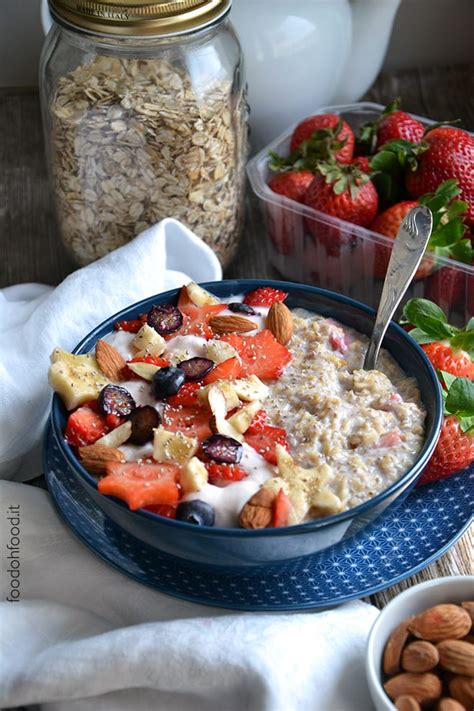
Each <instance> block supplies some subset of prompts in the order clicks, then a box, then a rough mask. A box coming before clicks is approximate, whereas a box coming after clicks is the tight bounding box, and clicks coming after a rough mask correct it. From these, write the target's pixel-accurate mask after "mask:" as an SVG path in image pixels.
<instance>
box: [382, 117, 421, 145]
mask: <svg viewBox="0 0 474 711" xmlns="http://www.w3.org/2000/svg"><path fill="white" fill-rule="evenodd" d="M424 132H425V127H424V126H423V124H422V123H420V122H419V121H417V120H416V119H415V118H413V116H410V114H407V113H405V111H398V110H395V111H391V112H390V113H388V114H387V115H386V116H384V117H383V118H382V120H381V121H380V123H379V125H378V129H377V148H380V146H383V145H384V144H385V143H387V141H394V140H397V139H399V138H401V139H403V140H405V141H411V142H412V143H420V141H421V140H422V139H423V134H424Z"/></svg>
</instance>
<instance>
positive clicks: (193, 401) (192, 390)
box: [166, 382, 202, 407]
mask: <svg viewBox="0 0 474 711" xmlns="http://www.w3.org/2000/svg"><path fill="white" fill-rule="evenodd" d="M201 386H202V385H201V383H198V382H197V383H193V382H189V383H183V385H181V387H180V389H179V390H178V392H177V393H176V395H171V397H168V398H166V402H167V403H168V405H171V406H172V407H179V406H180V405H183V406H184V407H198V406H199V400H198V397H197V392H198V390H199V388H200V387H201Z"/></svg>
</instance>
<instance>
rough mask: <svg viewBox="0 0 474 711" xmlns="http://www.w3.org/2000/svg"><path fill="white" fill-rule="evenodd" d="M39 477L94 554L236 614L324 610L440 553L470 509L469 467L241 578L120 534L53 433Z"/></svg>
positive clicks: (473, 472) (472, 482) (472, 475)
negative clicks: (363, 523) (335, 539)
mask: <svg viewBox="0 0 474 711" xmlns="http://www.w3.org/2000/svg"><path fill="white" fill-rule="evenodd" d="M45 476H46V481H47V483H48V488H49V491H50V493H51V496H52V497H53V500H54V502H55V504H56V506H57V508H58V510H59V513H60V514H61V516H62V517H63V519H64V520H65V522H66V523H67V525H68V526H69V527H70V528H71V529H72V530H73V531H74V533H76V534H77V536H79V538H80V539H81V540H82V541H83V543H85V544H86V545H87V546H88V547H89V548H90V549H91V550H92V551H93V552H94V553H96V554H97V555H99V556H100V557H101V558H103V559H104V560H105V561H106V562H107V563H109V564H110V565H113V566H114V567H115V568H117V569H118V570H120V571H121V572H123V573H125V574H127V575H129V576H130V577H131V578H133V579H134V580H137V581H138V582H140V583H143V584H145V585H149V586H151V587H153V588H156V589H157V590H160V591H161V592H163V593H167V594H168V595H173V596H175V597H179V598H183V599H185V600H189V601H191V602H198V603H201V604H204V605H215V606H218V607H227V608H232V609H238V610H260V611H263V610H298V609H304V608H318V607H329V606H331V605H338V604H340V603H343V602H346V601H347V600H351V599H352V598H360V597H365V596H366V595H371V594H372V593H375V592H377V591H378V590H383V589H384V588H387V587H389V586H391V585H395V583H398V582H400V581H401V580H403V579H404V578H407V577H408V576H410V575H413V574H414V573H416V572H417V571H418V570H420V569H421V568H424V567H425V566H426V565H428V564H429V563H431V562H433V561H434V560H436V558H438V557H439V556H440V555H442V554H443V553H444V552H445V551H446V550H447V549H448V548H449V547H450V546H452V545H453V543H455V542H456V541H457V540H458V538H460V536H461V535H462V534H463V533H464V531H466V529H467V528H468V526H469V523H470V520H471V518H472V515H473V511H474V466H471V468H470V470H469V471H464V472H463V473H460V474H457V475H456V476H453V477H451V478H449V479H447V480H445V481H442V482H438V483H437V484H434V485H433V486H425V487H423V488H421V489H415V491H414V492H413V493H412V494H411V495H410V496H409V497H408V498H407V499H406V500H405V501H404V503H402V504H401V505H400V506H398V508H395V509H394V508H393V507H389V508H387V509H385V511H384V512H383V513H382V514H381V516H380V517H379V518H378V519H377V520H376V521H375V522H374V523H372V524H370V525H368V526H367V527H366V528H364V529H363V530H362V531H361V532H360V533H358V534H356V535H355V536H354V537H353V538H351V539H349V540H348V541H344V542H343V543H340V544H338V545H336V546H334V547H332V548H330V549H327V550H326V551H323V552H322V553H316V554H314V555H311V556H307V557H305V558H300V559H299V560H296V561H292V562H291V563H288V564H285V565H278V566H277V567H276V566H275V565H272V566H267V567H265V568H254V569H252V571H251V573H249V574H248V575H236V574H229V573H222V572H216V570H215V569H214V570H209V569H205V568H203V567H202V566H198V565H197V564H195V563H188V562H186V561H183V560H181V559H178V558H173V557H171V556H169V555H166V554H165V553H159V552H158V551H156V550H155V549H153V548H151V547H149V546H147V545H145V544H144V543H141V542H140V541H138V540H137V539H136V538H134V537H133V536H131V535H130V534H128V533H126V532H124V531H122V530H121V529H120V528H118V526H117V525H116V524H115V523H113V521H111V520H110V519H109V518H108V517H107V516H105V514H104V513H103V511H102V510H101V509H99V508H98V507H97V506H96V505H95V504H94V502H93V501H92V499H91V498H90V497H89V495H88V494H87V493H86V492H85V490H84V489H83V487H82V486H81V485H80V484H78V483H77V481H76V480H75V478H74V477H73V476H72V475H71V474H70V473H69V470H68V466H67V464H65V462H64V459H63V455H62V454H61V452H60V450H59V448H58V446H57V444H56V443H55V441H54V438H53V436H52V434H51V430H48V432H47V434H46V446H45Z"/></svg>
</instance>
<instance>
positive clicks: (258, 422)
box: [247, 409, 267, 434]
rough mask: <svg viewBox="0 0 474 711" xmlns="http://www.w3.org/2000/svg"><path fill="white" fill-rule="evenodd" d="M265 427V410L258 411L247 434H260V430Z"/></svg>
mask: <svg viewBox="0 0 474 711" xmlns="http://www.w3.org/2000/svg"><path fill="white" fill-rule="evenodd" d="M266 426H267V413H266V412H265V410H263V409H262V410H259V411H258V412H257V414H256V415H255V417H254V418H253V420H252V422H251V423H250V426H249V427H248V428H247V434H256V433H257V432H262V430H263V429H264V428H265V427H266Z"/></svg>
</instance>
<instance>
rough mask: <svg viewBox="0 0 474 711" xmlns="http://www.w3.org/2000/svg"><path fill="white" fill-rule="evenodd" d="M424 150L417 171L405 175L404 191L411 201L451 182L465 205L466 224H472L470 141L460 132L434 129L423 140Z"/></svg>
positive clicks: (473, 155)
mask: <svg viewBox="0 0 474 711" xmlns="http://www.w3.org/2000/svg"><path fill="white" fill-rule="evenodd" d="M424 140H425V141H426V143H427V144H428V150H427V151H425V152H424V153H423V154H422V155H420V156H419V158H418V167H417V168H416V170H414V171H408V172H407V175H406V179H405V185H406V189H407V190H408V192H409V193H410V195H412V196H413V197H418V196H420V195H423V194H424V193H427V192H434V191H435V190H436V188H437V187H438V186H439V185H440V183H442V182H443V181H445V180H447V179H448V178H455V179H456V180H457V181H458V184H459V189H460V197H461V199H462V200H464V201H465V202H466V203H467V212H466V222H467V223H468V224H470V225H473V224H474V137H473V136H471V135H470V134H469V133H466V131H463V130H461V129H460V128H453V127H450V126H446V127H440V128H434V129H433V130H432V131H429V132H428V133H427V134H426V136H425V139H424Z"/></svg>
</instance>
